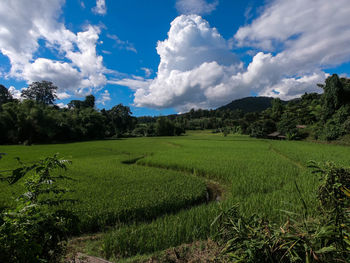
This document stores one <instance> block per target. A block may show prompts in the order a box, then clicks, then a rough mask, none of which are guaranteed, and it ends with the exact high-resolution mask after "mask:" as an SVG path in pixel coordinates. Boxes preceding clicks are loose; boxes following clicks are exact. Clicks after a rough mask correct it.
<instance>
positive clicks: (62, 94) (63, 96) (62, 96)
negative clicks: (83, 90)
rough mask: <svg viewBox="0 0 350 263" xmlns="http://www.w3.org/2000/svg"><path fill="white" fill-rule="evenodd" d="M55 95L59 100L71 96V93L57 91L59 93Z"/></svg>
mask: <svg viewBox="0 0 350 263" xmlns="http://www.w3.org/2000/svg"><path fill="white" fill-rule="evenodd" d="M57 97H58V99H59V100H65V99H69V98H70V97H72V95H71V94H68V93H67V92H59V93H57Z"/></svg>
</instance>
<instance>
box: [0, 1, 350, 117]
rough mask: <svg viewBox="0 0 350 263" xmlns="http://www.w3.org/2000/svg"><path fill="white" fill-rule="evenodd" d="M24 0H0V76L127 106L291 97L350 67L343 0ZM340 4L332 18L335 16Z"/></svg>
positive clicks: (104, 104)
mask: <svg viewBox="0 0 350 263" xmlns="http://www.w3.org/2000/svg"><path fill="white" fill-rule="evenodd" d="M149 2H150V1H148V3H146V1H140V0H131V1H127V2H126V1H110V0H94V1H92V0H90V1H87V0H74V1H64V0H53V1H50V2H48V1H45V0H33V1H31V4H30V5H28V4H27V5H26V3H25V1H24V0H14V1H5V2H4V3H2V4H0V15H1V17H2V18H3V19H2V20H1V21H0V84H3V85H5V86H6V87H7V88H10V90H11V92H12V94H13V95H14V96H15V97H16V96H18V95H19V93H20V90H21V89H22V88H25V87H27V86H28V84H29V83H31V82H33V81H40V80H48V81H52V82H53V83H54V84H55V85H56V86H58V88H59V90H58V95H59V97H60V99H59V100H58V101H57V104H58V105H59V106H60V107H64V106H65V105H66V104H67V103H68V102H69V101H71V100H74V99H83V98H84V96H86V95H88V94H93V95H94V96H95V97H96V102H97V107H98V108H99V109H102V108H106V109H109V108H111V107H113V106H114V105H117V104H119V103H122V104H123V105H125V106H129V107H130V108H131V111H132V112H133V115H134V116H137V117H139V116H160V115H169V114H176V113H179V112H187V111H188V110H190V109H191V108H202V109H213V108H217V107H220V106H223V105H226V104H228V103H230V102H232V101H234V100H236V99H241V98H245V97H255V96H266V97H279V98H281V99H282V100H290V99H293V98H297V97H300V96H301V95H303V94H304V93H305V92H307V93H311V92H318V93H320V92H321V91H322V90H321V89H320V88H318V87H317V86H316V84H317V83H322V82H324V80H325V78H326V77H327V76H328V75H329V74H333V73H336V74H338V75H339V76H342V77H348V76H350V34H349V31H350V20H349V19H347V17H348V16H349V15H350V3H349V2H348V1H346V0H339V1H337V2H335V3H330V2H329V1H326V0H317V1H313V2H312V3H305V1H303V0H297V1H293V2H286V1H282V0H268V1H263V0H260V1H259V0H251V1H249V2H247V3H238V2H237V1H230V0H211V1H205V0H187V1H186V0H171V1H161V0H154V1H152V4H150V3H149ZM336 12H337V16H335V17H334V18H333V19H332V20H329V19H328V17H331V15H332V14H335V13H336Z"/></svg>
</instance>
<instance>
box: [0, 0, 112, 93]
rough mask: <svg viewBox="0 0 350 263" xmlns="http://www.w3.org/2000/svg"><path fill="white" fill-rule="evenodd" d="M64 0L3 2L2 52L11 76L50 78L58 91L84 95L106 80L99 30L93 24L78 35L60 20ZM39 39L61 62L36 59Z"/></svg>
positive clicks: (0, 35)
mask: <svg viewBox="0 0 350 263" xmlns="http://www.w3.org/2000/svg"><path fill="white" fill-rule="evenodd" d="M64 2H65V1H64V0H51V1H46V0H32V1H31V4H30V5H28V4H27V2H26V0H12V1H6V3H3V4H1V5H0V17H1V20H0V52H1V53H2V54H4V55H6V56H7V57H8V58H9V60H10V63H11V70H10V72H9V73H8V74H7V76H8V77H15V78H18V79H23V80H26V81H27V82H28V83H30V82H32V81H40V80H43V79H45V80H49V81H52V82H53V83H54V84H55V85H57V86H58V87H59V92H65V91H68V92H70V93H76V94H83V95H84V94H85V92H88V91H91V90H92V89H99V88H100V87H102V86H104V85H105V83H106V77H105V75H104V73H105V72H107V69H106V68H105V67H104V66H103V59H102V57H101V56H98V55H97V53H96V44H97V41H98V38H99V33H100V30H99V28H97V27H93V26H91V25H88V26H86V28H85V31H83V32H78V33H77V34H75V33H73V32H72V31H70V30H68V29H67V28H66V27H65V26H64V24H63V23H61V22H59V19H60V17H59V16H60V13H61V8H62V5H63V4H64ZM39 40H44V43H45V45H46V47H48V48H50V49H51V51H52V52H56V53H57V54H58V57H60V58H61V60H62V61H56V60H52V59H47V58H40V57H39V58H37V57H36V53H37V50H38V48H39V43H38V42H39Z"/></svg>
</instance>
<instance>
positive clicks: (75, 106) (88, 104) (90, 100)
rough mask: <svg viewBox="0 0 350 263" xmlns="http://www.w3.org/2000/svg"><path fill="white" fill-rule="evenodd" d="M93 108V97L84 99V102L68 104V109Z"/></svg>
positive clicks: (77, 101)
mask: <svg viewBox="0 0 350 263" xmlns="http://www.w3.org/2000/svg"><path fill="white" fill-rule="evenodd" d="M94 107H95V96H94V95H88V96H86V97H85V100H84V101H81V100H72V101H71V102H69V103H68V108H69V109H78V110H79V109H83V108H94Z"/></svg>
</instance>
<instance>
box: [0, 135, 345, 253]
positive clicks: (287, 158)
mask: <svg viewBox="0 0 350 263" xmlns="http://www.w3.org/2000/svg"><path fill="white" fill-rule="evenodd" d="M0 152H5V153H7V155H6V156H5V157H4V158H3V160H2V161H1V162H0V165H1V166H0V170H4V169H7V168H14V167H16V161H15V160H14V157H20V158H21V160H22V161H25V162H31V161H35V160H37V159H39V158H41V157H46V156H49V155H53V154H54V153H59V155H60V156H61V157H64V158H65V159H69V160H71V161H72V162H73V164H72V165H71V166H69V169H68V171H67V173H66V175H68V176H70V177H72V178H74V179H75V181H72V182H67V187H69V188H70V189H72V190H74V192H73V193H71V197H73V198H76V199H78V200H79V201H80V202H78V203H76V204H74V205H70V206H69V207H68V208H69V209H71V210H73V211H75V212H76V214H77V216H78V217H79V219H80V223H79V230H80V231H81V232H97V231H106V232H105V234H104V235H103V238H102V241H100V243H99V245H100V246H101V249H102V253H103V254H104V255H105V256H106V257H107V258H110V257H112V258H113V257H114V258H118V257H127V256H133V255H136V254H143V253H152V252H154V251H158V250H162V249H166V248H168V247H172V246H176V245H180V244H182V243H189V242H192V241H194V240H198V239H206V238H208V237H211V236H212V235H214V234H215V225H211V223H212V222H213V221H214V219H215V217H216V216H217V215H218V214H219V213H220V211H221V210H222V209H225V208H227V207H230V206H232V205H234V204H236V203H239V204H240V209H241V212H242V213H243V214H245V215H251V214H254V213H255V214H259V215H262V216H265V217H267V218H268V219H270V220H274V221H277V222H282V221H283V220H285V219H286V217H287V214H286V213H285V212H284V211H290V212H295V213H298V214H301V213H302V212H303V204H302V202H301V198H302V199H303V200H304V201H305V202H306V204H307V206H308V209H309V213H317V211H315V202H316V201H315V200H316V198H315V189H316V187H317V184H318V179H317V177H316V176H315V175H313V174H312V173H311V171H310V169H308V168H307V163H308V161H309V160H315V161H319V162H324V161H334V162H336V163H337V164H340V165H343V166H349V165H350V158H349V156H350V148H349V147H346V146H339V145H325V144H315V143H309V142H292V141H271V140H257V139H252V138H249V137H246V136H239V135H229V136H227V137H223V136H222V135H220V134H211V133H209V132H191V133H188V134H187V135H186V136H182V137H161V138H160V137H157V138H130V139H122V140H104V141H94V142H82V143H70V144H57V145H33V146H0ZM296 184H297V185H298V187H299V188H300V192H301V195H300V194H299V193H298V191H297V190H296ZM208 187H209V192H210V191H213V189H210V188H215V189H214V190H215V191H216V192H219V197H218V198H217V199H218V200H219V199H220V201H215V200H213V201H211V202H208V199H207V198H208V192H207V191H208ZM0 190H1V191H0V207H1V206H2V207H4V206H11V205H12V203H13V197H14V196H15V195H16V194H18V193H20V192H21V186H20V185H16V186H11V187H10V186H8V185H6V184H5V183H1V184H0ZM214 199H215V198H214ZM107 227H108V228H107Z"/></svg>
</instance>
